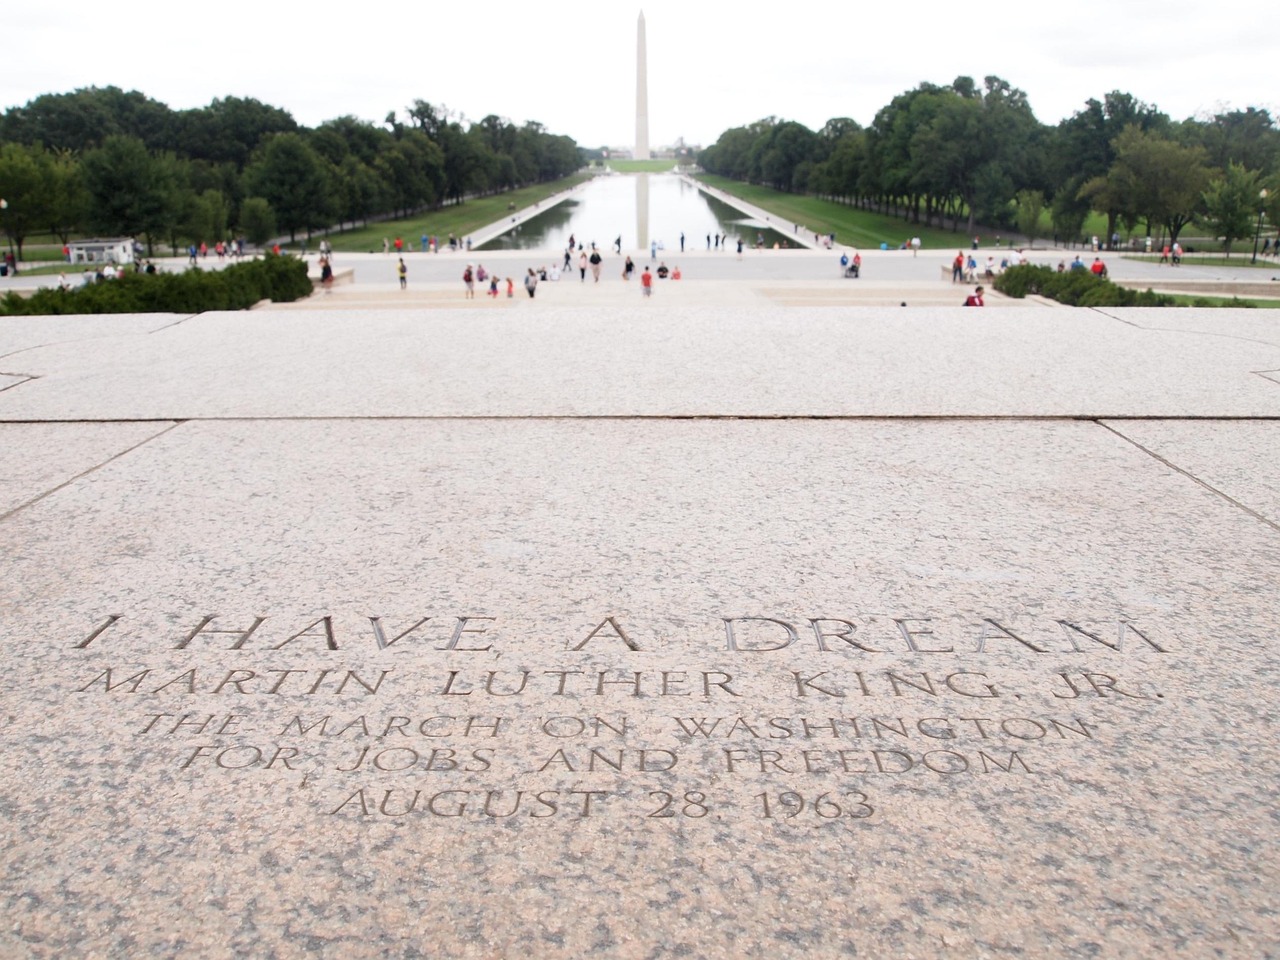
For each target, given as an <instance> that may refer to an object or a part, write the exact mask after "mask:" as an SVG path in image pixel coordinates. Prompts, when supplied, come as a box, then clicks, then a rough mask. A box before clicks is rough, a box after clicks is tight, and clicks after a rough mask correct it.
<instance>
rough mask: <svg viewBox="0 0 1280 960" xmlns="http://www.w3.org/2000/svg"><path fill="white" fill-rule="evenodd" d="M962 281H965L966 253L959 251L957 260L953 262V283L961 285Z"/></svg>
mask: <svg viewBox="0 0 1280 960" xmlns="http://www.w3.org/2000/svg"><path fill="white" fill-rule="evenodd" d="M962 280H964V253H963V252H962V251H960V250H957V251H956V258H955V259H954V260H952V261H951V282H952V283H960V282H961V281H962Z"/></svg>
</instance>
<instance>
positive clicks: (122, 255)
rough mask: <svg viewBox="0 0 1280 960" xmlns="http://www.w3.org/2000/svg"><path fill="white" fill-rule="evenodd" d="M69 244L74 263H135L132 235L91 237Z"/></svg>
mask: <svg viewBox="0 0 1280 960" xmlns="http://www.w3.org/2000/svg"><path fill="white" fill-rule="evenodd" d="M68 246H69V248H70V250H71V262H72V263H133V238H132V237H111V238H109V239H99V238H96V237H91V238H89V239H88V240H73V241H72V242H71V243H70V244H68Z"/></svg>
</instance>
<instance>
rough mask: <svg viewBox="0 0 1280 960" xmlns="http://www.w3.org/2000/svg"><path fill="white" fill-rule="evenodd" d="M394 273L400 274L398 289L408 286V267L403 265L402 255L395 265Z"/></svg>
mask: <svg viewBox="0 0 1280 960" xmlns="http://www.w3.org/2000/svg"><path fill="white" fill-rule="evenodd" d="M396 273H398V274H399V275H400V289H401V290H404V289H405V288H406V287H408V286H409V268H408V267H406V266H405V265H404V257H401V258H400V263H399V264H397V266H396Z"/></svg>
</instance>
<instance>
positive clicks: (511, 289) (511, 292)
mask: <svg viewBox="0 0 1280 960" xmlns="http://www.w3.org/2000/svg"><path fill="white" fill-rule="evenodd" d="M515 295H516V285H515V281H513V280H512V279H511V278H510V277H507V299H508V300H510V299H511V298H512V297H514V296H515Z"/></svg>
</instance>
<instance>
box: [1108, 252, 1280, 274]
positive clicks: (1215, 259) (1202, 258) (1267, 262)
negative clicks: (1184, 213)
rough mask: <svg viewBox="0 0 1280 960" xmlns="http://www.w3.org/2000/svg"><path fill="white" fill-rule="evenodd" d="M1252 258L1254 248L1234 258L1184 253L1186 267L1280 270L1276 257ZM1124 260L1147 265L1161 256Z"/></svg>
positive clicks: (1138, 255)
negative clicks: (1252, 261) (1141, 262)
mask: <svg viewBox="0 0 1280 960" xmlns="http://www.w3.org/2000/svg"><path fill="white" fill-rule="evenodd" d="M1252 256H1253V250H1252V248H1251V249H1250V250H1249V252H1248V253H1237V254H1236V255H1235V256H1234V257H1224V256H1220V255H1213V254H1201V253H1184V254H1183V255H1182V263H1183V265H1184V266H1197V267H1253V268H1255V269H1259V270H1276V269H1277V268H1280V263H1277V262H1276V258H1275V257H1259V258H1258V262H1257V263H1251V262H1250V260H1249V258H1250V257H1252ZM1124 259H1125V260H1142V261H1145V262H1146V263H1159V262H1160V255H1159V254H1157V253H1152V254H1146V253H1135V254H1128V255H1126V256H1125V257H1124Z"/></svg>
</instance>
